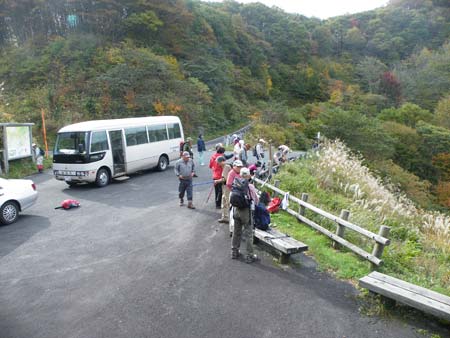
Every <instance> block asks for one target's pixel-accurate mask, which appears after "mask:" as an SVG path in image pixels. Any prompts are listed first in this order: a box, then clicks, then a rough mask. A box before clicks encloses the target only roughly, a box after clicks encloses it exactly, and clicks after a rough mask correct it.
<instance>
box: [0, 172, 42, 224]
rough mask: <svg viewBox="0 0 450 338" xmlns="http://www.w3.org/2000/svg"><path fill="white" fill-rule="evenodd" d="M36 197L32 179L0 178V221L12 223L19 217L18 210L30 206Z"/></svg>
mask: <svg viewBox="0 0 450 338" xmlns="http://www.w3.org/2000/svg"><path fill="white" fill-rule="evenodd" d="M37 197H38V193H37V191H36V185H35V184H34V183H33V181H31V180H7V179H4V178H0V205H1V207H0V223H2V224H11V223H14V222H15V221H16V220H17V218H18V217H19V212H22V211H23V210H25V209H26V208H28V207H31V206H32V205H33V204H34V202H36V200H37Z"/></svg>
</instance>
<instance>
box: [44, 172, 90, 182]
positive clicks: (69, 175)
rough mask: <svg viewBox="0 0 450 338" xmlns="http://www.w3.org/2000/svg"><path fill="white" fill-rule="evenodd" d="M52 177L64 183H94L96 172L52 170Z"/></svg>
mask: <svg viewBox="0 0 450 338" xmlns="http://www.w3.org/2000/svg"><path fill="white" fill-rule="evenodd" d="M53 175H54V176H55V178H56V179H57V180H59V181H66V182H89V183H92V182H95V179H96V177H97V171H96V170H56V169H54V170H53Z"/></svg>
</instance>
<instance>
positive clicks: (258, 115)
mask: <svg viewBox="0 0 450 338" xmlns="http://www.w3.org/2000/svg"><path fill="white" fill-rule="evenodd" d="M249 117H250V119H251V120H252V121H260V120H261V112H260V111H257V112H254V113H253V114H252V115H250V116H249Z"/></svg>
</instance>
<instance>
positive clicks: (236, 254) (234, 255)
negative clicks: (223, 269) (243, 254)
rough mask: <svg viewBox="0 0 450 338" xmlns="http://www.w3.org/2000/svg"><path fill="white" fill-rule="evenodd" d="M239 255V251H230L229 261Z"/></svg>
mask: <svg viewBox="0 0 450 338" xmlns="http://www.w3.org/2000/svg"><path fill="white" fill-rule="evenodd" d="M239 255H240V253H239V250H233V249H231V259H238V258H239Z"/></svg>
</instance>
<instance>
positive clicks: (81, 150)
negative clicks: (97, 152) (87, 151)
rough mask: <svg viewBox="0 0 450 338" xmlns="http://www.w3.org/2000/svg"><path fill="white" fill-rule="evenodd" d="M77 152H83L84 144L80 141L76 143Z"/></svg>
mask: <svg viewBox="0 0 450 338" xmlns="http://www.w3.org/2000/svg"><path fill="white" fill-rule="evenodd" d="M78 152H79V153H80V154H82V153H84V144H82V143H80V144H79V145H78Z"/></svg>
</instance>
